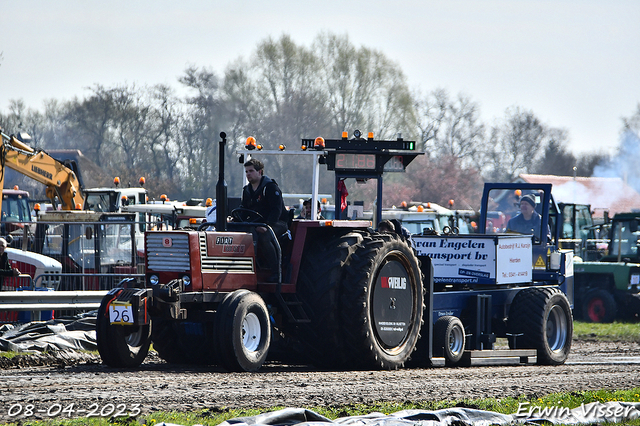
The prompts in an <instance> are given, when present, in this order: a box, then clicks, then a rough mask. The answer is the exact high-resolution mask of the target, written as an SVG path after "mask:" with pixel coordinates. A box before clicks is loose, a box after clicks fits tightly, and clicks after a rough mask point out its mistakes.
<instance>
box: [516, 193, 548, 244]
mask: <svg viewBox="0 0 640 426" xmlns="http://www.w3.org/2000/svg"><path fill="white" fill-rule="evenodd" d="M541 223H542V217H541V216H540V215H539V214H538V212H536V199H535V198H534V196H533V194H527V195H523V196H522V198H520V214H518V215H516V216H515V217H512V218H511V219H509V222H508V223H507V232H517V233H519V234H529V235H533V236H534V237H535V238H537V239H540V226H541ZM547 238H548V239H550V238H551V232H550V231H549V230H547Z"/></svg>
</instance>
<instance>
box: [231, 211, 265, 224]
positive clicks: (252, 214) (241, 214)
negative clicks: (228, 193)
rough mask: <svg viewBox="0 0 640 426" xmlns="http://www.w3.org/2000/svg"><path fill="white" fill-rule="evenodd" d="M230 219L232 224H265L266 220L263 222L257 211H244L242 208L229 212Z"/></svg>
mask: <svg viewBox="0 0 640 426" xmlns="http://www.w3.org/2000/svg"><path fill="white" fill-rule="evenodd" d="M231 217H232V218H233V220H234V222H254V223H255V222H258V223H266V222H267V221H266V220H264V217H263V216H262V215H261V214H260V213H258V212H257V211H254V210H250V209H245V208H244V207H238V208H237V209H233V210H232V211H231Z"/></svg>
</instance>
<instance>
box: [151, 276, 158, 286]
mask: <svg viewBox="0 0 640 426" xmlns="http://www.w3.org/2000/svg"><path fill="white" fill-rule="evenodd" d="M149 282H150V283H151V285H158V283H159V282H160V279H159V278H158V276H157V275H151V276H150V277H149Z"/></svg>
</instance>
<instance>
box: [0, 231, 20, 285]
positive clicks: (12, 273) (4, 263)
mask: <svg viewBox="0 0 640 426" xmlns="http://www.w3.org/2000/svg"><path fill="white" fill-rule="evenodd" d="M6 248H7V240H5V239H4V238H0V289H2V290H5V288H4V286H3V285H2V283H3V282H4V277H17V276H18V275H20V271H18V270H17V269H16V268H12V267H11V264H9V257H8V256H7V253H6V252H5V251H4V249H6ZM12 290H13V289H12Z"/></svg>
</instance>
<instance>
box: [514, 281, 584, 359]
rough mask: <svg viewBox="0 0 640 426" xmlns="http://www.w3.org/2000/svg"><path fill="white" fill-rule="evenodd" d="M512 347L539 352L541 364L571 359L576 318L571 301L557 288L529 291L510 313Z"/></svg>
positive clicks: (518, 296) (519, 297)
mask: <svg viewBox="0 0 640 426" xmlns="http://www.w3.org/2000/svg"><path fill="white" fill-rule="evenodd" d="M508 329H509V333H510V334H513V335H515V336H516V338H515V339H512V340H510V346H512V348H513V346H514V343H513V342H515V347H516V348H517V349H536V350H537V360H538V364H543V365H560V364H564V362H565V361H566V360H567V358H568V357H569V351H570V350H571V339H572V337H573V318H572V316H571V308H570V306H569V301H568V300H567V297H566V296H565V294H564V293H562V292H561V291H560V290H558V289H557V288H527V289H525V290H522V291H520V292H519V293H518V294H516V296H515V297H514V299H513V302H512V304H511V308H510V309H509V320H508Z"/></svg>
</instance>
